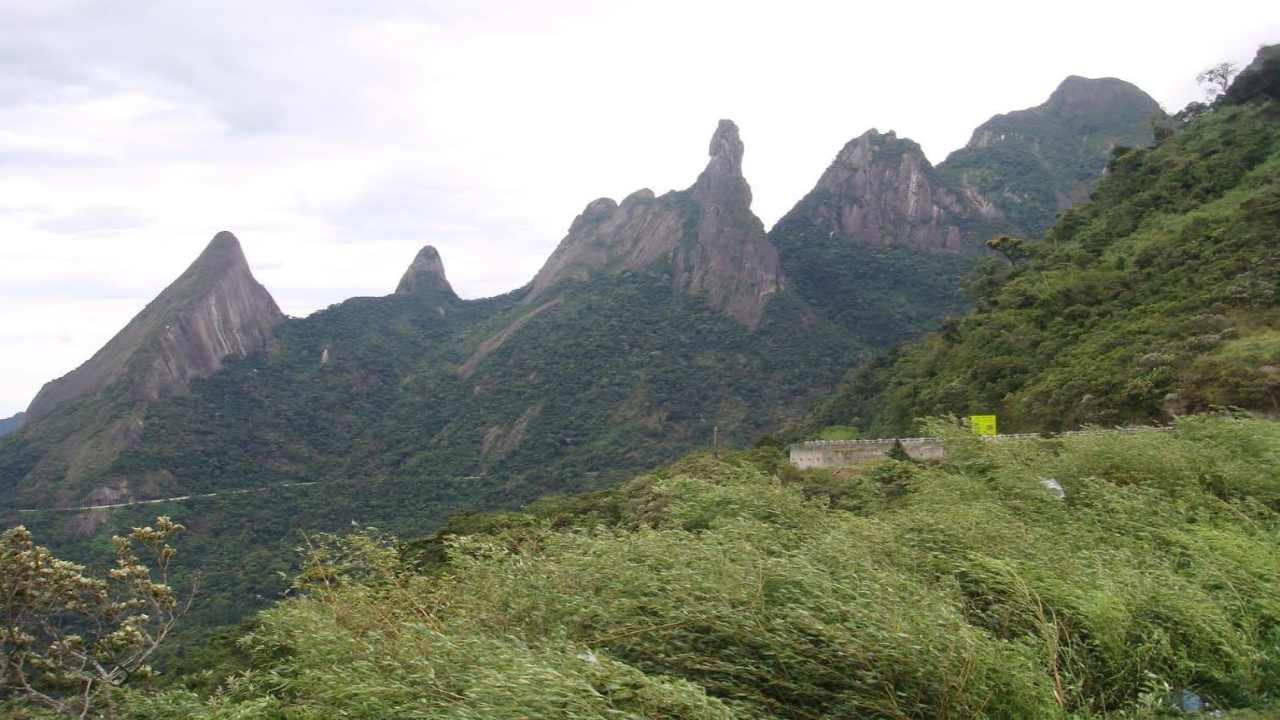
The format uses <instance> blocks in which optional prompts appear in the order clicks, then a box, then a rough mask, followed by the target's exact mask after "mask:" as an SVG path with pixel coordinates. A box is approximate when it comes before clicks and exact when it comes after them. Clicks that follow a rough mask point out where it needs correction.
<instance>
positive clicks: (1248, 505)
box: [130, 418, 1280, 720]
mask: <svg viewBox="0 0 1280 720" xmlns="http://www.w3.org/2000/svg"><path fill="white" fill-rule="evenodd" d="M941 428H942V426H941V425H939V426H938V429H941ZM941 431H943V432H946V433H949V434H948V438H947V440H948V448H949V452H950V455H949V458H948V460H947V461H946V462H945V463H943V464H937V465H917V464H912V463H898V462H894V461H889V462H888V463H887V464H885V465H883V466H881V467H878V468H873V469H870V470H868V471H866V472H863V473H859V474H855V475H852V476H851V475H849V474H847V473H846V474H831V473H797V472H795V471H791V470H789V469H788V468H787V467H786V466H785V464H783V463H780V462H779V457H778V456H777V455H776V454H773V455H771V454H770V451H758V452H755V453H751V454H737V455H731V456H729V457H727V458H725V459H721V460H716V459H713V458H710V457H706V456H698V457H694V458H689V459H687V460H685V461H683V462H681V463H678V464H677V465H676V466H673V467H672V468H669V469H667V470H664V471H662V472H658V473H655V474H652V475H649V476H646V477H643V478H640V479H637V480H636V481H634V482H633V483H631V484H630V485H628V486H625V487H623V488H622V489H619V490H617V491H614V492H613V493H610V494H600V495H594V496H590V497H587V498H581V497H579V498H567V499H563V500H560V501H543V502H541V503H539V504H538V506H536V507H534V508H531V510H530V511H529V512H528V513H526V514H523V515H520V514H516V515H511V514H508V515H504V516H501V517H498V518H494V520H493V521H492V522H489V523H484V522H478V521H476V520H475V519H473V520H472V521H469V522H470V527H472V528H483V531H481V532H478V533H477V534H472V535H467V536H453V537H449V538H447V539H446V543H447V548H448V552H447V559H446V560H444V561H443V562H438V561H437V562H431V563H428V564H427V567H425V568H424V567H423V565H422V564H421V563H416V564H415V563H412V562H407V561H406V560H405V557H406V554H405V553H404V552H403V548H398V547H396V546H394V545H392V544H391V543H389V542H387V541H383V540H379V539H377V538H376V536H371V535H354V536H349V537H346V538H328V539H322V540H320V541H317V544H316V545H314V546H313V548H312V552H311V556H310V562H309V564H308V565H307V571H306V572H305V573H304V574H303V576H302V577H301V578H300V579H299V582H298V587H299V595H298V597H295V598H293V599H290V600H287V601H285V602H283V603H281V604H279V605H278V606H276V607H275V608H273V609H271V610H269V611H267V612H265V613H263V615H262V616H261V618H260V626H259V629H258V630H256V631H255V632H254V633H252V634H251V635H249V636H247V637H246V638H244V639H243V641H242V643H243V645H244V647H245V648H246V649H247V650H249V651H250V654H251V656H252V657H253V658H254V660H253V667H252V669H251V670H249V671H248V672H246V673H243V674H242V675H240V676H238V677H236V678H235V679H234V680H232V681H231V682H230V683H229V684H227V686H226V687H224V689H223V690H222V691H221V692H220V693H219V694H217V695H215V696H214V697H211V698H203V699H202V698H197V697H196V696H194V695H190V694H186V693H181V692H169V693H164V694H160V695H151V696H138V697H137V698H135V699H133V700H132V701H131V705H130V707H131V712H132V713H133V716H134V717H137V718H159V717H174V716H175V715H174V713H178V714H180V715H182V716H189V717H207V718H246V719H247V718H289V719H290V720H294V719H302V718H307V719H310V718H450V719H452V718H460V719H461V718H467V719H471V718H475V719H479V718H637V719H639V718H788V719H790V718H795V719H801V718H828V717H833V718H846V717H847V718H1009V719H1013V718H1069V717H1071V718H1101V717H1114V718H1120V717H1126V718H1128V717H1150V716H1152V715H1153V714H1156V713H1158V712H1160V710H1159V709H1160V707H1161V706H1162V705H1164V704H1165V698H1166V696H1167V695H1168V694H1169V693H1171V692H1174V691H1180V690H1182V689H1189V690H1191V691H1193V692H1196V693H1198V694H1199V695H1201V696H1202V697H1204V698H1206V699H1207V700H1208V701H1209V702H1210V703H1211V704H1212V705H1213V706H1215V707H1217V708H1226V709H1231V708H1237V709H1242V708H1249V707H1253V708H1264V707H1267V706H1268V704H1269V703H1272V702H1274V701H1275V700H1276V699H1277V698H1276V697H1275V694H1276V688H1280V425H1277V424H1274V423H1268V422H1263V421H1257V420H1246V419H1232V418H1192V419H1188V420H1184V421H1182V422H1180V423H1179V424H1178V426H1177V428H1176V429H1175V430H1174V431H1172V432H1168V433H1147V434H1137V435H1099V436H1086V437H1072V438H1066V439H1056V440H1033V441H1027V442H1022V443H986V442H981V441H978V440H975V439H973V438H971V437H968V436H965V435H963V434H959V433H955V432H952V431H950V430H941ZM1045 478H1053V479H1055V480H1057V481H1058V482H1059V483H1061V485H1062V486H1063V487H1064V488H1065V490H1066V498H1065V499H1058V498H1056V497H1054V496H1053V495H1052V494H1050V493H1049V492H1047V491H1046V490H1045V489H1044V488H1043V487H1042V486H1041V484H1040V481H1041V480H1042V479H1045ZM1259 712H1262V711H1259ZM1240 717H1245V716H1244V715H1241V716H1240Z"/></svg>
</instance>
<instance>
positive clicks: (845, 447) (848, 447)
mask: <svg viewBox="0 0 1280 720" xmlns="http://www.w3.org/2000/svg"><path fill="white" fill-rule="evenodd" d="M1172 429H1173V428H1168V427H1124V428H1114V429H1110V430H1071V431H1068V432H1060V433H1052V434H1040V433H1012V434H1008V435H993V436H991V437H984V438H982V439H983V440H986V441H987V442H1008V441H1018V440H1034V439H1040V440H1044V439H1052V438H1057V437H1078V436H1081V435H1105V434H1112V433H1138V432H1162V431H1167V430H1172ZM894 443H901V444H902V449H903V450H905V451H906V453H907V456H908V457H910V458H911V459H913V460H940V459H942V458H944V457H946V456H947V449H946V446H945V445H944V444H943V442H942V438H935V437H918V438H878V439H875V440H809V441H806V442H801V443H796V444H794V445H792V446H791V447H790V448H788V452H789V455H790V458H791V464H792V465H794V466H795V467H797V468H799V469H801V470H806V469H809V468H841V467H855V466H858V465H865V464H867V463H872V462H876V461H878V460H884V459H886V458H888V457H889V451H890V450H892V449H893V446H894Z"/></svg>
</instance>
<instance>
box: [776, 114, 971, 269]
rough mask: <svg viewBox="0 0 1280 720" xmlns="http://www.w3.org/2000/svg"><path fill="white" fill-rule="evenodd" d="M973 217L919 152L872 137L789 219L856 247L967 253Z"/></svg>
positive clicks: (850, 147) (893, 139)
mask: <svg viewBox="0 0 1280 720" xmlns="http://www.w3.org/2000/svg"><path fill="white" fill-rule="evenodd" d="M970 212H971V208H970V207H969V206H968V204H967V203H966V202H965V199H964V198H963V197H962V196H958V195H957V194H956V193H954V192H952V191H950V190H948V189H946V188H945V187H943V186H942V183H941V182H940V181H939V179H938V177H937V174H936V173H935V172H934V169H933V166H931V165H930V164H929V161H928V159H926V158H925V156H924V152H923V151H922V150H921V149H920V146H919V145H917V144H916V143H914V142H912V141H911V140H907V139H905V138H899V137H898V136H897V135H896V134H894V133H893V132H892V131H891V132H888V133H880V132H877V131H875V130H868V131H867V132H865V133H863V134H862V135H860V136H858V137H856V138H854V139H853V140H850V141H849V142H848V143H847V144H846V145H845V146H844V148H843V149H841V150H840V153H839V154H838V155H836V158H835V160H834V161H832V163H831V165H830V166H829V167H828V168H827V170H826V172H824V173H823V174H822V177H821V178H819V180H818V184H817V185H816V186H815V187H814V189H813V190H812V191H810V193H809V194H808V195H806V196H805V197H804V199H802V200H801V201H800V202H799V203H798V204H797V205H796V207H795V208H794V209H793V210H792V211H791V213H789V215H792V216H797V215H802V216H804V217H805V219H806V220H807V221H808V222H809V223H812V224H814V225H816V226H817V227H819V228H820V229H822V230H824V231H827V232H830V233H836V234H840V235H842V236H844V237H845V238H848V239H850V240H853V241H855V242H863V243H868V244H875V245H907V246H910V247H914V248H920V249H927V250H950V251H954V250H960V249H961V248H962V232H961V222H962V220H963V218H964V217H966V216H967V215H968V214H969V213H970ZM787 221H788V219H787V218H784V219H783V220H782V221H781V222H780V224H782V223H785V222H787Z"/></svg>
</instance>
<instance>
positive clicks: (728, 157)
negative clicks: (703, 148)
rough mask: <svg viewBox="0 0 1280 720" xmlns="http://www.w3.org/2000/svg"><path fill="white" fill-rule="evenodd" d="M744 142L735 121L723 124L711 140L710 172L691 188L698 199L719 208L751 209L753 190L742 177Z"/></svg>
mask: <svg viewBox="0 0 1280 720" xmlns="http://www.w3.org/2000/svg"><path fill="white" fill-rule="evenodd" d="M742 153H743V145H742V138H740V137H739V136H738V126H737V124H736V123H734V122H733V121H732V120H721V121H720V124H719V125H717V126H716V131H715V134H713V135H712V136H711V146H710V148H709V149H708V154H709V155H710V156H711V159H710V160H709V161H708V162H707V168H706V169H705V170H703V171H702V174H701V175H699V176H698V182H696V183H695V184H694V186H693V188H692V190H693V192H694V194H695V195H697V196H698V197H699V199H701V200H704V201H708V202H712V203H715V204H718V205H732V206H740V207H744V208H746V207H750V206H751V186H750V185H747V181H746V179H745V178H743V177H742Z"/></svg>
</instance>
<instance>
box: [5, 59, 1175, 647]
mask: <svg viewBox="0 0 1280 720" xmlns="http://www.w3.org/2000/svg"><path fill="white" fill-rule="evenodd" d="M1153 118H1154V119H1155V121H1156V122H1163V121H1164V115H1163V113H1162V112H1160V110H1159V107H1158V106H1157V105H1156V103H1155V102H1154V101H1153V100H1152V99H1151V98H1150V97H1149V96H1147V95H1146V94H1145V93H1143V92H1142V91H1141V90H1139V89H1138V88H1136V87H1134V86H1133V85H1130V84H1128V83H1125V82H1123V81H1120V80H1115V79H1100V80H1087V79H1084V78H1078V77H1071V78H1068V79H1067V80H1065V81H1064V82H1063V83H1062V84H1061V85H1060V86H1059V87H1058V88H1057V90H1055V91H1054V93H1053V94H1052V96H1051V97H1050V98H1049V99H1048V101H1046V102H1045V103H1044V104H1042V105H1040V106H1037V107H1035V108H1031V109H1028V110H1023V111H1017V112H1013V113H1009V114H1005V115H997V116H996V117H994V118H992V120H990V121H988V122H987V123H985V124H984V125H983V126H981V127H979V128H978V129H977V130H975V132H974V135H973V139H972V140H971V141H970V143H969V144H968V145H967V146H966V147H965V148H963V149H962V150H959V151H957V152H956V153H953V154H952V156H951V157H949V158H948V159H947V160H946V161H945V162H943V163H941V164H940V165H938V166H937V167H933V166H932V165H930V163H929V162H928V160H927V159H926V158H925V156H924V154H923V153H922V151H921V150H920V147H919V146H918V145H917V144H916V143H914V142H912V141H910V140H908V139H905V138H899V137H897V136H896V135H895V134H894V133H892V132H888V133H879V132H877V131H874V130H873V131H868V132H867V133H864V134H862V135H860V136H858V137H857V138H855V139H853V140H851V141H850V142H849V143H848V144H847V145H846V146H845V147H844V148H842V149H841V150H840V151H839V153H837V155H836V157H835V159H834V160H833V162H832V164H831V166H830V167H829V168H828V169H827V170H826V172H824V173H823V175H822V176H821V178H819V180H818V182H817V183H816V185H815V187H814V188H813V190H812V191H810V192H809V193H808V194H806V195H805V197H804V198H803V199H801V200H800V201H799V202H798V203H797V204H796V206H795V207H794V208H793V209H792V210H791V211H790V212H789V213H787V214H786V216H784V217H783V218H782V219H781V220H780V221H779V222H778V223H777V224H776V225H775V226H774V227H773V228H772V229H770V230H767V231H766V229H765V227H764V225H763V224H762V223H761V221H760V220H759V219H758V218H757V217H756V216H755V215H754V213H753V212H752V210H751V190H750V187H749V185H748V183H747V180H746V179H745V178H744V177H743V174H742V159H743V154H744V151H745V149H744V146H743V143H742V141H741V139H740V136H739V131H738V128H737V126H736V125H735V124H734V123H732V122H731V121H728V120H722V121H721V122H720V123H719V125H718V126H717V127H716V129H715V132H714V133H713V135H712V138H711V142H710V145H709V150H708V161H707V165H706V168H705V169H704V170H703V171H702V173H701V174H700V175H699V176H698V177H697V178H696V179H695V180H694V182H693V183H692V184H691V185H690V186H689V187H688V188H686V189H684V190H680V191H672V192H667V193H664V194H662V195H657V194H655V193H654V192H652V191H651V190H648V189H641V190H637V191H636V192H634V193H631V194H630V195H628V196H627V197H626V198H624V199H623V200H622V201H621V202H616V201H614V200H612V199H609V198H601V199H597V200H594V201H592V202H590V203H588V204H587V205H586V206H585V208H584V209H583V210H582V212H581V213H580V214H579V215H578V216H577V217H576V218H574V219H573V221H572V223H570V225H569V230H568V233H567V234H566V235H565V237H564V239H563V240H562V241H561V242H560V244H559V246H558V247H557V248H556V250H555V252H554V253H553V254H552V255H551V257H550V258H549V259H548V260H547V262H546V264H545V265H544V266H543V268H542V269H541V270H540V271H539V272H538V273H537V274H536V275H535V276H534V278H533V279H532V280H531V281H530V282H529V283H528V284H527V285H525V286H524V287H521V288H519V289H516V290H513V291H511V292H509V293H506V294H504V295H500V296H497V297H492V298H485V299H477V300H469V299H462V298H459V297H458V296H457V294H456V293H455V292H454V291H453V289H452V286H451V284H450V283H449V280H448V278H447V276H446V273H445V266H444V260H443V259H442V258H441V256H440V254H439V253H438V252H437V251H436V250H435V249H434V248H432V247H425V248H423V249H422V250H421V251H420V252H419V253H418V254H417V256H416V257H415V258H414V259H413V261H412V263H411V264H410V266H409V268H408V269H407V270H406V272H405V274H404V276H403V277H402V278H401V279H400V281H399V283H398V285H397V286H396V289H395V292H394V293H392V294H390V295H387V296H384V297H376V298H353V299H350V300H348V301H346V302H344V303H341V304H338V305H335V306H332V307H330V308H327V309H325V310H322V311H320V312H317V313H315V314H313V315H311V316H309V317H306V318H301V319H288V318H285V317H284V316H283V315H282V313H281V312H280V310H279V309H278V307H277V306H276V304H275V302H274V301H273V300H272V298H271V296H270V295H269V293H268V292H267V291H266V290H265V289H264V288H263V287H262V286H261V285H260V284H259V283H258V282H257V281H256V280H255V279H254V278H253V276H252V273H251V271H250V266H249V263H248V260H247V259H246V257H245V254H244V252H243V250H242V247H241V244H240V242H239V241H238V239H237V238H236V237H235V236H234V235H232V234H231V233H230V232H220V233H218V234H217V235H216V236H215V237H214V238H213V240H212V242H211V243H210V244H209V246H208V247H207V248H206V249H205V251H204V252H203V253H202V254H201V255H200V256H199V257H198V258H197V259H196V261H195V262H194V263H193V264H192V266H191V267H190V268H189V269H188V270H187V271H186V272H185V273H184V274H183V275H182V276H181V277H180V278H179V279H178V280H176V281H175V282H174V283H173V284H172V285H171V286H169V287H168V288H166V289H165V290H164V291H163V292H162V293H161V294H160V295H159V296H158V297H157V298H156V299H155V300H153V301H152V302H151V303H150V304H149V305H148V306H147V307H146V308H145V309H144V310H143V311H142V312H141V313H140V314H139V315H138V316H137V317H136V318H135V319H134V320H133V321H132V322H130V323H129V325H127V326H126V327H125V328H124V329H123V330H121V332H120V333H119V334H118V335H116V337H114V338H113V339H112V340H111V341H110V342H109V343H108V344H107V345H106V346H104V347H103V348H102V350H100V351H99V352H98V353H96V354H95V355H94V356H93V357H92V358H91V359H89V360H88V361H87V362H86V363H85V364H84V365H82V366H81V367H79V368H77V369H76V370H74V371H72V372H71V373H69V374H68V375H66V376H64V377H62V378H59V379H56V380H54V381H51V382H50V383H48V384H47V385H46V386H45V387H44V388H43V389H42V390H41V391H40V393H39V395H38V396H37V397H36V399H35V400H34V401H33V402H32V404H31V406H30V408H29V409H28V411H27V413H26V420H25V423H24V425H23V426H22V428H21V429H20V430H18V431H16V432H12V433H10V434H9V435H8V436H6V437H5V438H3V439H0V508H3V509H0V516H3V517H4V519H6V520H17V519H21V520H22V521H23V522H25V523H26V524H27V525H28V526H31V527H36V528H39V529H41V531H42V533H43V535H42V536H43V537H48V538H54V539H55V544H58V543H61V545H62V546H63V547H71V548H76V547H80V548H84V547H88V545H89V543H88V542H87V540H88V539H89V538H91V537H93V536H94V535H96V534H101V533H106V532H110V531H111V530H112V528H114V527H116V526H117V525H119V524H120V523H127V522H129V519H130V518H131V517H133V516H134V515H136V514H137V513H135V512H134V511H133V510H131V509H126V510H125V511H121V512H117V513H115V514H108V513H107V512H105V511H93V512H84V513H73V514H62V513H26V514H22V515H21V516H19V514H18V513H17V510H18V509H20V508H25V509H35V510H38V509H45V508H53V507H68V506H71V507H74V506H83V505H96V504H108V503H119V502H123V501H127V500H131V499H147V498H165V497H174V496H180V495H189V494H193V493H228V492H236V493H242V494H239V495H232V496H226V497H221V498H217V499H211V500H210V501H208V504H207V506H206V507H205V508H204V509H202V510H201V511H200V512H199V514H198V517H196V518H193V520H192V521H191V522H188V524H189V525H190V526H191V527H192V528H193V530H194V532H195V535H196V536H197V537H200V538H204V539H203V540H199V541H196V544H195V549H194V550H193V551H192V552H194V553H195V555H196V556H197V557H201V558H203V559H202V562H201V563H200V564H201V565H202V566H203V567H204V571H205V573H206V575H207V577H208V579H207V581H206V583H205V588H206V590H205V592H207V593H209V594H210V595H211V596H212V598H211V601H210V602H209V603H208V604H206V605H205V610H204V612H206V613H207V617H206V620H207V621H208V622H210V623H213V622H225V621H230V620H234V619H235V618H237V617H238V616H239V614H240V613H242V612H243V607H242V605H243V604H244V602H245V601H244V599H243V598H244V597H251V596H252V595H254V594H259V595H269V594H270V593H272V592H277V591H278V590H279V588H278V587H277V586H276V585H274V584H273V583H275V581H274V580H272V579H271V578H270V572H269V570H271V569H278V565H279V563H280V562H287V561H282V560H279V559H278V558H279V557H280V556H281V555H283V553H274V554H273V557H274V558H276V559H272V560H268V559H266V558H265V557H264V556H258V562H257V563H255V564H252V568H253V569H252V570H251V571H250V572H246V571H245V567H246V565H245V560H244V558H243V557H242V555H243V554H245V553H250V552H251V549H253V548H257V549H258V550H262V549H263V548H270V547H278V546H280V545H282V544H287V543H291V542H292V538H293V537H294V535H293V533H294V532H295V531H296V530H297V529H298V528H303V527H306V528H312V529H334V528H338V527H342V526H344V525H345V524H347V523H349V522H350V521H352V520H353V519H356V520H359V521H361V522H376V523H377V524H378V525H379V527H381V528H385V529H389V530H392V531H397V532H404V533H406V534H418V535H420V534H422V533H424V532H427V531H430V530H431V529H432V528H433V527H435V526H437V525H438V524H439V523H440V522H441V521H442V520H443V518H444V517H446V516H447V515H449V514H452V513H456V512H459V511H464V510H475V509H500V508H504V507H515V506H518V505H520V504H522V503H524V502H527V501H528V500H531V499H533V498H535V497H538V496H541V495H545V494H548V493H561V492H570V491H578V490H585V489H595V488H603V487H607V486H610V485H612V484H614V483H616V482H617V481H618V480H619V479H621V478H623V477H626V476H627V475H628V474H629V473H632V472H634V471H636V470H638V469H642V468H646V467H653V466H656V465H658V464H660V463H662V462H666V461H669V460H671V459H672V458H675V457H678V456H679V455H681V454H683V453H686V452H688V451H689V450H691V449H694V448H697V447H704V446H707V445H710V444H711V443H712V442H713V441H718V442H722V443H726V444H737V445H742V444H747V443H750V442H752V441H754V440H755V439H757V438H759V437H761V436H763V435H766V434H769V433H776V432H779V431H780V430H782V429H783V428H786V427H788V426H794V425H797V424H800V423H803V422H804V421H805V418H806V416H807V413H808V411H809V408H810V407H811V406H812V405H814V404H815V403H817V402H819V401H821V400H824V399H826V398H828V397H829V396H830V395H831V393H832V392H833V391H834V390H835V389H836V387H837V385H838V384H839V383H840V381H841V378H842V377H843V375H844V373H845V372H846V371H847V369H848V368H849V367H851V366H856V365H860V364H861V363H862V362H864V361H866V360H868V359H870V358H873V357H876V356H878V355H880V354H882V353H883V352H885V351H886V350H888V349H889V348H891V347H893V346H894V345H896V344H898V343H900V342H902V341H904V340H909V339H912V338H915V337H919V336H920V335H922V334H923V333H925V332H927V331H929V330H931V329H934V328H935V327H937V326H938V324H939V323H940V322H942V321H943V319H944V318H945V317H947V316H950V315H955V314H958V313H960V312H962V311H963V310H965V309H966V308H967V306H968V303H967V300H966V298H965V296H964V294H963V292H962V288H961V283H960V277H961V276H962V275H964V274H965V273H966V272H968V271H969V270H971V269H972V268H973V267H974V266H975V264H976V263H978V262H979V260H981V259H982V258H983V257H984V256H986V255H987V254H988V253H987V251H986V250H985V248H984V241H985V240H987V239H988V238H990V237H991V236H992V235H994V234H998V233H1010V234H1016V235H1020V236H1038V235H1039V234H1040V233H1042V232H1043V231H1044V229H1045V228H1046V227H1048V226H1050V225H1051V224H1052V222H1053V220H1054V218H1055V216H1057V214H1058V213H1059V212H1060V211H1061V210H1063V209H1064V208H1067V207H1070V206H1071V205H1072V204H1073V203H1075V202H1077V201H1079V200H1081V199H1083V198H1086V197H1087V196H1088V194H1089V192H1090V189H1091V188H1092V187H1093V186H1094V184H1095V183H1096V182H1097V180H1098V179H1099V178H1100V177H1101V175H1102V174H1103V171H1104V170H1105V169H1106V168H1107V166H1108V165H1107V164H1108V159H1109V158H1111V157H1112V154H1113V152H1114V151H1115V149H1116V148H1118V147H1127V146H1137V145H1146V144H1149V143H1150V142H1151V141H1152V137H1153V130H1152V128H1153V122H1152V121H1153ZM152 510H153V508H145V511H146V512H151V511H152ZM138 512H142V511H141V510H139V511H138ZM236 548H239V550H236ZM215 556H216V557H215ZM246 583H247V584H248V586H246Z"/></svg>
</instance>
